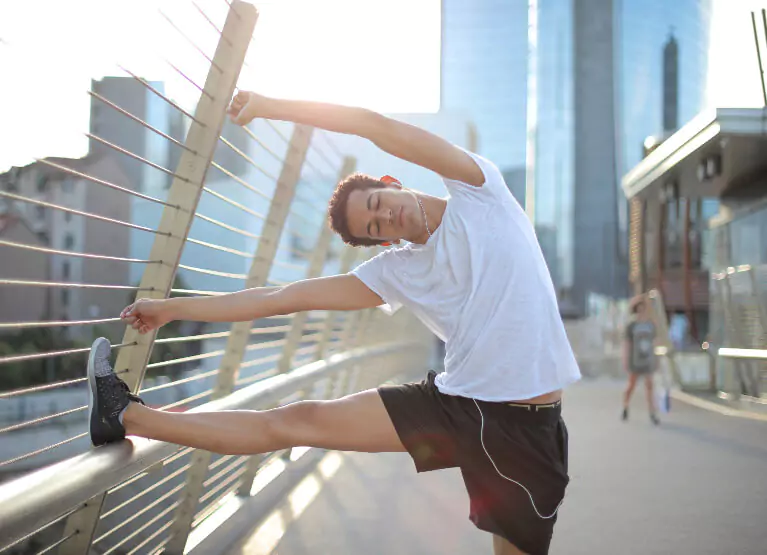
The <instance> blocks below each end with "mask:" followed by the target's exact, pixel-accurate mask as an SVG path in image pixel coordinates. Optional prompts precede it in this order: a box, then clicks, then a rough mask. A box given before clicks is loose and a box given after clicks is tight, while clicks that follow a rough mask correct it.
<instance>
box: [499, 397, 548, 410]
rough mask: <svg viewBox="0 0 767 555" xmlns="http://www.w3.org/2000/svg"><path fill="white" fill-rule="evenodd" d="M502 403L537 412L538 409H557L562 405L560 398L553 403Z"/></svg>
mask: <svg viewBox="0 0 767 555" xmlns="http://www.w3.org/2000/svg"><path fill="white" fill-rule="evenodd" d="M504 404H505V405H508V406H510V407H516V408H520V409H526V410H528V411H531V412H538V411H539V410H544V409H558V408H560V407H561V406H562V400H561V399H560V400H559V401H556V402H554V403H546V404H544V405H537V404H534V403H504Z"/></svg>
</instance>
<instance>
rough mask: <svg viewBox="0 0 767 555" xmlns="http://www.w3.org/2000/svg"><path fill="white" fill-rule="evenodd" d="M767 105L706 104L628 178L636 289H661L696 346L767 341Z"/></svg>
mask: <svg viewBox="0 0 767 555" xmlns="http://www.w3.org/2000/svg"><path fill="white" fill-rule="evenodd" d="M764 114H765V109H763V108H720V109H710V110H706V111H704V112H702V113H701V114H700V115H698V116H696V117H695V118H693V119H692V120H691V121H690V122H688V123H687V124H686V125H684V126H683V127H682V128H681V129H680V130H679V131H677V132H676V133H674V134H673V135H671V136H670V137H669V138H668V139H666V140H665V141H664V142H663V143H661V144H660V146H658V147H657V148H655V149H654V150H653V151H652V152H650V153H649V154H648V155H647V157H646V158H645V159H644V160H642V161H641V162H640V163H639V164H637V166H636V167H635V168H633V169H632V170H631V171H630V172H629V173H628V174H627V175H626V176H625V177H624V178H623V190H624V192H625V194H626V197H627V198H628V199H630V201H631V242H630V247H631V248H630V262H631V264H630V268H631V272H630V279H631V285H632V291H633V292H634V293H639V292H643V291H647V290H649V289H657V290H659V291H660V292H661V293H662V295H663V300H664V302H665V305H666V309H667V311H668V312H669V313H670V316H671V320H672V323H673V321H674V320H679V321H680V322H684V330H685V333H684V334H683V336H684V337H686V342H687V343H688V344H690V345H696V346H698V345H700V344H701V342H703V341H710V342H712V343H713V344H714V345H718V346H722V345H734V346H737V347H741V348H756V349H761V348H763V347H764V344H765V341H766V340H767V320H765V318H767V315H766V314H764V312H763V308H760V304H762V305H764V303H765V302H767V272H766V270H767V172H765V169H764V153H765V152H767V139H765V136H764V131H763V123H762V122H763V118H764ZM710 278H713V279H710ZM709 316H710V318H709Z"/></svg>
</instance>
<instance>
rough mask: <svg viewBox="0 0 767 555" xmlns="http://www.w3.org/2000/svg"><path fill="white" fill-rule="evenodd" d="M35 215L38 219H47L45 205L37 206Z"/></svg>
mask: <svg viewBox="0 0 767 555" xmlns="http://www.w3.org/2000/svg"><path fill="white" fill-rule="evenodd" d="M35 217H36V218H37V219H38V220H44V219H45V206H35Z"/></svg>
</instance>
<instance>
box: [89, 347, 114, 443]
mask: <svg viewBox="0 0 767 555" xmlns="http://www.w3.org/2000/svg"><path fill="white" fill-rule="evenodd" d="M99 341H104V338H102V337H100V338H98V339H96V341H94V342H93V344H92V345H91V351H90V353H89V354H88V422H89V426H90V427H89V429H88V436H89V437H90V440H91V445H93V446H94V447H97V445H96V444H95V443H94V442H93V429H94V421H93V419H94V418H96V412H97V411H96V398H97V395H96V367H95V361H94V358H95V356H96V351H97V349H96V343H98V342H99ZM110 348H111V345H110Z"/></svg>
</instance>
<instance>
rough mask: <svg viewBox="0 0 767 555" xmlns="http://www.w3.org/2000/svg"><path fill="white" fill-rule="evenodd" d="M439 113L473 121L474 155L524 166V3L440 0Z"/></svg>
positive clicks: (505, 164)
mask: <svg viewBox="0 0 767 555" xmlns="http://www.w3.org/2000/svg"><path fill="white" fill-rule="evenodd" d="M441 60H442V68H441V75H442V77H441V79H442V83H441V98H440V109H442V110H447V111H448V112H450V113H454V114H455V113H463V114H465V115H466V117H467V118H468V119H469V120H470V121H472V122H474V124H475V125H476V127H477V133H478V135H479V143H478V145H477V150H478V151H479V154H481V155H483V156H485V157H486V158H489V159H490V160H492V161H493V162H494V163H495V164H496V165H497V166H498V167H499V168H500V169H501V170H506V169H512V168H517V167H520V166H524V164H525V112H526V98H527V90H526V85H525V81H526V73H527V0H508V1H505V2H498V1H497V0H443V1H442V57H441Z"/></svg>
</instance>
